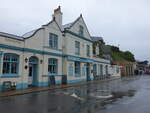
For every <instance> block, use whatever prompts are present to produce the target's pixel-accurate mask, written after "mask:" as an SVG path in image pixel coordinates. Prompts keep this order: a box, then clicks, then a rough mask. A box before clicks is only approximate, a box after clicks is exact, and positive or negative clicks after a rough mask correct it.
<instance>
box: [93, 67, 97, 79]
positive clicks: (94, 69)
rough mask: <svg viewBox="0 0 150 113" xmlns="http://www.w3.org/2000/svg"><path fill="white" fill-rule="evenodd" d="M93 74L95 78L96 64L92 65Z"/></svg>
mask: <svg viewBox="0 0 150 113" xmlns="http://www.w3.org/2000/svg"><path fill="white" fill-rule="evenodd" d="M93 76H94V79H96V77H97V65H96V64H94V65H93Z"/></svg>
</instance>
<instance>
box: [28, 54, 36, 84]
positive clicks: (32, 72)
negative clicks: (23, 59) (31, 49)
mask: <svg viewBox="0 0 150 113" xmlns="http://www.w3.org/2000/svg"><path fill="white" fill-rule="evenodd" d="M37 79H38V58H37V57H35V56H32V57H30V58H29V75H28V85H29V86H36V85H37V81H38V80H37Z"/></svg>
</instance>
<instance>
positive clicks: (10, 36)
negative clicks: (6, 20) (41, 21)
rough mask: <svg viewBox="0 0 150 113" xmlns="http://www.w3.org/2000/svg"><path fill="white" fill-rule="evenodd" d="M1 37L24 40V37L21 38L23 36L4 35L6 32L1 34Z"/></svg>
mask: <svg viewBox="0 0 150 113" xmlns="http://www.w3.org/2000/svg"><path fill="white" fill-rule="evenodd" d="M0 36H4V37H8V38H13V39H17V40H23V37H21V36H17V35H13V34H9V33H4V32H0Z"/></svg>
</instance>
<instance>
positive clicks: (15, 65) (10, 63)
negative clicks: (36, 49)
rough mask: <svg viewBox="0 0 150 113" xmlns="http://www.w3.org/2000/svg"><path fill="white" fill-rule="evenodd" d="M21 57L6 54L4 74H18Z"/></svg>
mask: <svg viewBox="0 0 150 113" xmlns="http://www.w3.org/2000/svg"><path fill="white" fill-rule="evenodd" d="M18 70H19V55H17V54H12V53H5V54H4V57H3V74H18Z"/></svg>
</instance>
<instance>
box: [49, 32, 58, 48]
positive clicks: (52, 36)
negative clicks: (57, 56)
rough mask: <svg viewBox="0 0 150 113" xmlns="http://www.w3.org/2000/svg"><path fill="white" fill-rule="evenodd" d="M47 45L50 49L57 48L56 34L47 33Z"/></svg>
mask: <svg viewBox="0 0 150 113" xmlns="http://www.w3.org/2000/svg"><path fill="white" fill-rule="evenodd" d="M49 47H50V48H51V49H58V35H56V34H54V33H49Z"/></svg>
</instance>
